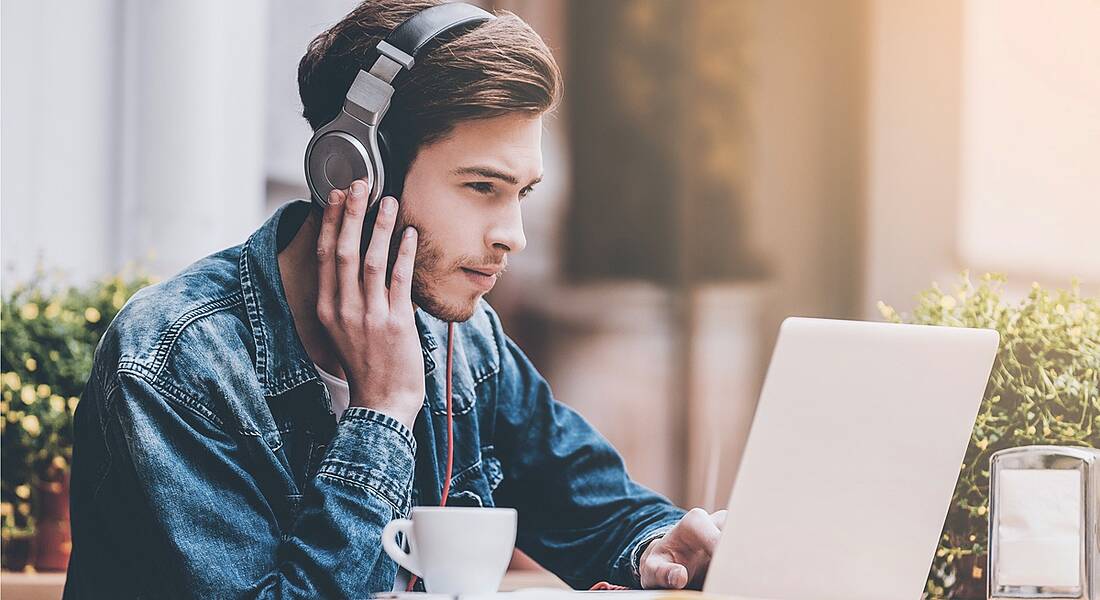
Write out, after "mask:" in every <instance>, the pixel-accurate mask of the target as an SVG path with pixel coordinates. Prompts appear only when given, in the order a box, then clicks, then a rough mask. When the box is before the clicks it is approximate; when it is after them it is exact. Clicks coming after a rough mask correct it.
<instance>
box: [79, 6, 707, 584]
mask: <svg viewBox="0 0 1100 600" xmlns="http://www.w3.org/2000/svg"><path fill="white" fill-rule="evenodd" d="M434 3H435V2H432V1H426V0H420V1H417V2H405V1H397V0H390V1H385V2H380V1H373V0H372V1H370V2H365V3H363V5H361V6H359V7H358V8H356V9H355V10H354V11H353V12H352V13H351V14H349V15H348V16H347V17H346V18H345V19H344V20H342V21H341V22H339V23H337V24H336V25H335V26H333V27H332V28H331V29H330V30H328V31H327V32H325V33H323V34H322V35H321V36H319V37H318V38H317V39H316V40H314V41H313V43H311V44H310V47H309V49H308V51H307V53H306V55H305V56H304V57H303V59H302V61H301V64H300V66H299V86H300V93H301V98H302V103H303V107H304V111H303V112H304V115H305V117H306V118H307V119H308V120H309V122H310V124H311V125H312V126H313V127H314V129H316V128H318V127H319V126H320V125H322V124H323V123H326V122H327V121H328V120H330V119H331V118H332V117H333V116H334V115H335V114H336V112H337V111H338V110H339V109H340V106H341V104H342V101H343V97H344V94H345V92H346V91H347V89H348V86H349V85H350V83H351V80H352V78H353V77H354V76H355V74H356V73H357V72H358V70H359V69H360V68H361V67H363V66H364V65H369V64H370V61H371V60H372V58H373V48H374V46H375V44H376V43H377V41H378V40H379V39H381V38H382V37H384V36H385V35H386V34H387V33H388V32H389V31H390V30H392V29H393V28H394V27H396V26H397V25H398V24H400V23H401V22H403V21H404V20H405V19H407V18H408V17H410V16H412V15H413V14H415V13H416V12H417V11H419V10H420V9H423V8H425V7H427V6H430V5H431V4H434ZM395 87H396V91H395V94H394V98H393V102H392V106H391V108H390V112H389V113H388V114H387V116H386V121H385V124H386V127H387V135H388V136H389V138H388V139H390V142H391V144H392V148H391V150H392V157H393V160H394V161H395V163H394V164H393V165H387V168H388V169H394V168H395V167H398V166H400V167H401V168H402V170H403V171H404V172H405V178H404V181H403V185H402V186H400V189H401V191H400V197H401V201H400V203H398V202H397V201H396V200H395V199H394V198H392V197H387V198H385V199H383V201H382V203H381V205H380V210H379V212H378V215H377V218H376V219H374V222H373V223H371V220H370V218H368V217H367V199H366V198H367V193H368V189H367V186H366V185H365V183H364V182H362V181H357V182H355V183H354V184H353V185H352V186H351V187H350V188H349V189H347V190H340V191H335V192H333V193H332V194H331V195H330V197H329V198H328V200H329V205H328V206H327V207H326V208H325V209H324V210H323V212H322V211H321V210H319V209H314V208H313V207H312V206H311V204H310V203H308V202H301V201H299V202H293V203H290V204H287V205H285V206H283V207H282V208H280V209H279V210H278V211H277V212H276V213H275V214H274V215H273V216H272V217H271V218H270V219H269V220H268V221H267V222H266V223H265V224H263V225H262V226H261V227H260V228H259V229H258V230H257V231H256V232H255V233H254V234H253V235H252V236H251V237H250V238H249V239H248V241H247V242H245V243H244V244H242V245H240V246H236V247H233V248H229V249H226V250H223V251H221V252H218V253H216V254H213V255H211V256H208V257H206V258H204V259H202V260H200V261H198V262H196V263H195V264H193V265H191V266H190V267H188V268H187V269H185V270H184V271H182V272H181V273H179V274H178V275H176V276H175V277H173V278H171V279H169V280H167V281H165V282H163V283H160V284H158V285H155V286H152V287H150V288H146V289H144V290H142V291H141V292H139V293H138V294H137V295H135V296H134V298H133V299H132V300H131V301H130V302H129V303H128V304H127V305H126V306H125V307H124V308H123V310H122V311H121V312H120V313H119V315H118V317H117V318H116V319H115V321H114V322H113V323H112V325H111V327H110V328H109V330H108V331H107V333H106V334H105V336H104V338H103V340H102V342H101V343H100V346H99V348H98V349H97V352H96V358H95V363H94V367H93V372H92V374H91V377H90V378H89V380H88V383H87V387H86V389H85V392H84V395H83V398H82V401H81V403H80V405H79V408H78V409H77V413H76V425H75V427H76V432H75V435H76V444H75V449H74V462H73V475H72V490H73V491H72V524H73V542H74V546H73V554H72V559H71V562H70V565H69V576H68V581H67V585H66V597H69V598H75V597H84V596H88V597H138V596H142V597H145V596H148V597H164V596H184V597H203V598H205V597H219V598H220V597H283V596H295V597H297V596H303V597H318V596H320V597H365V596H366V595H368V594H369V593H372V592H377V591H383V590H389V589H392V588H394V587H401V586H402V583H403V581H404V576H403V574H399V573H398V572H397V568H396V565H395V564H394V563H393V561H391V560H390V559H389V558H388V557H387V556H386V555H385V554H384V553H383V552H382V551H381V543H380V533H381V530H382V528H383V526H385V524H386V523H388V522H389V521H390V520H392V519H394V518H398V517H401V516H404V515H405V514H406V513H407V512H408V510H409V508H410V506H412V505H417V504H422V505H436V504H439V502H440V500H441V498H440V495H441V493H442V488H443V483H444V481H443V479H444V477H445V476H444V473H445V472H446V467H445V463H446V454H447V422H446V416H445V415H446V414H447V398H446V397H445V392H444V390H445V385H446V371H447V369H446V366H447V365H446V360H447V358H446V357H447V342H448V340H447V336H448V323H449V322H456V323H457V325H456V326H455V327H454V332H455V339H454V352H453V355H454V361H453V394H452V403H453V406H452V409H453V413H454V423H453V427H454V438H453V439H454V458H453V477H452V479H451V481H450V492H449V494H448V499H447V503H448V505H460V504H466V505H475V506H476V505H483V506H493V505H496V506H512V507H515V508H516V509H517V510H518V512H519V532H518V542H517V543H518V546H519V548H521V549H523V550H524V551H525V552H527V553H528V554H529V555H531V556H532V557H533V558H534V559H535V560H537V561H538V562H540V563H541V564H543V565H545V566H546V567H547V568H549V569H550V570H552V571H553V572H555V573H556V574H558V575H559V576H561V577H562V578H563V579H564V580H565V581H567V582H568V583H569V584H570V585H572V586H575V587H578V588H587V587H589V586H591V585H592V584H593V583H595V582H597V581H600V580H607V581H609V582H611V583H615V584H622V585H628V586H643V587H674V588H679V587H686V586H694V587H697V586H699V585H700V584H701V581H702V577H703V575H704V574H705V572H706V569H707V565H708V563H709V559H710V555H711V552H712V551H713V549H714V547H715V544H716V541H717V537H718V535H719V531H720V528H721V525H722V519H723V518H724V513H715V514H714V515H708V514H707V513H706V512H705V511H702V510H700V509H696V510H693V511H690V512H687V513H686V514H685V512H684V511H682V510H680V509H678V508H676V507H674V506H673V505H671V504H670V503H669V502H668V501H667V500H666V499H664V498H662V497H660V496H658V495H657V494H655V493H653V492H651V491H650V490H647V489H646V488H644V487H642V486H640V485H638V484H637V483H635V482H633V481H631V480H630V478H629V477H628V476H627V473H626V471H625V469H624V466H623V464H622V461H621V459H620V458H619V456H618V455H617V454H616V452H615V450H614V449H613V448H612V447H611V446H610V444H608V442H607V441H606V440H605V439H604V438H602V437H601V436H600V435H599V434H598V433H597V432H596V431H595V430H594V429H592V427H591V426H590V425H589V424H588V423H587V422H585V421H584V420H583V418H581V417H580V416H579V415H577V414H576V413H575V412H573V411H572V410H570V409H569V408H567V407H565V406H564V405H562V404H560V403H558V402H557V401H555V400H554V399H553V397H552V396H551V393H550V390H549V387H548V386H547V384H546V382H545V380H544V379H543V378H542V377H541V376H540V375H539V373H538V372H537V371H536V370H535V368H534V366H533V365H532V364H531V363H530V362H529V361H528V359H527V358H526V357H525V356H524V354H523V353H522V351H520V349H519V348H518V347H516V345H515V344H514V343H513V342H512V341H511V340H510V339H508V337H507V336H506V335H505V334H504V331H503V330H502V328H501V325H500V321H499V320H498V319H497V316H496V314H495V313H494V312H493V310H492V309H491V308H490V307H489V305H488V304H487V303H485V301H484V300H482V295H483V294H484V293H486V292H487V291H488V290H489V289H490V288H491V287H492V284H493V283H494V282H495V280H496V279H497V277H499V275H500V273H501V272H502V271H503V270H504V268H505V266H506V264H507V257H508V255H509V254H510V253H513V252H519V251H520V250H522V249H523V247H524V245H525V243H526V242H525V239H524V235H523V227H522V223H521V217H520V207H521V201H522V199H523V198H524V197H525V196H526V195H527V194H528V193H529V192H530V190H531V189H532V187H533V186H534V185H535V184H536V183H537V182H538V181H539V180H540V179H541V177H542V156H541V151H540V143H541V131H542V117H543V115H545V114H547V113H548V112H549V111H551V110H553V108H554V107H555V106H556V104H557V102H558V99H559V97H560V93H561V81H560V75H559V72H558V68H557V65H556V64H555V62H554V59H553V57H552V55H551V54H550V51H549V50H548V49H547V47H546V46H545V44H544V43H543V42H542V40H541V39H540V38H539V36H538V35H537V34H536V33H535V32H534V31H532V30H531V29H530V28H529V27H528V26H527V25H526V24H525V23H524V22H523V21H521V20H520V19H518V18H517V17H515V16H514V15H511V14H507V13H504V14H501V15H500V16H499V18H497V19H494V20H492V21H489V22H486V23H483V24H481V25H478V26H477V27H474V28H473V29H471V30H469V31H466V32H463V33H460V34H458V35H456V36H455V37H453V38H451V39H448V40H446V41H444V42H443V43H442V44H441V45H440V46H439V47H437V48H435V49H433V50H431V51H430V52H429V53H428V54H426V55H424V56H423V58H421V59H419V60H418V61H417V64H416V67H415V68H414V69H412V70H411V71H410V72H409V73H407V74H405V75H404V79H399V80H397V81H395ZM395 172H397V171H396V169H395ZM364 226H366V227H368V228H370V229H371V231H372V233H371V235H370V238H369V243H368V244H367V248H366V249H365V252H364V251H363V249H362V247H361V240H362V238H363V235H362V234H363V231H364ZM390 272H392V276H391V275H390ZM389 277H392V279H390V280H389V281H387V278H389Z"/></svg>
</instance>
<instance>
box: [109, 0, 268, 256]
mask: <svg viewBox="0 0 1100 600" xmlns="http://www.w3.org/2000/svg"><path fill="white" fill-rule="evenodd" d="M123 6H124V20H125V23H124V30H125V32H126V37H125V39H124V41H123V49H124V51H123V64H124V77H123V82H124V103H123V113H122V130H121V135H122V147H123V153H122V155H121V156H120V157H119V158H120V159H121V161H122V163H121V164H122V190H121V206H120V210H119V219H118V221H119V228H118V230H117V237H116V239H117V242H116V252H117V254H118V256H119V257H120V259H121V260H122V261H126V260H129V259H133V258H137V259H146V258H148V257H149V256H150V254H152V256H153V258H152V260H151V261H150V262H149V264H150V265H151V267H152V269H153V271H154V272H156V273H158V274H160V275H171V274H172V273H174V272H176V271H178V270H179V269H180V268H182V267H184V266H186V265H188V264H189V263H191V262H193V261H194V260H196V259H198V258H201V257H202V256H204V255H206V254H209V253H211V252H214V251H217V250H219V249H221V248H224V247H227V246H231V245H234V244H237V243H240V242H242V241H244V239H246V238H247V236H248V234H249V232H251V231H252V230H253V229H254V228H255V227H256V226H258V225H259V223H260V221H261V220H262V218H263V217H264V216H265V215H264V214H263V200H264V131H263V124H264V106H265V103H266V98H265V94H264V90H265V80H264V76H265V74H266V71H265V68H264V67H265V60H264V56H265V50H266V46H265V44H266V32H267V28H268V23H267V5H266V4H265V3H264V2H263V1H262V0H236V1H234V2H215V1H213V0H170V1H169V0H165V1H161V2H145V1H142V0H124V2H123Z"/></svg>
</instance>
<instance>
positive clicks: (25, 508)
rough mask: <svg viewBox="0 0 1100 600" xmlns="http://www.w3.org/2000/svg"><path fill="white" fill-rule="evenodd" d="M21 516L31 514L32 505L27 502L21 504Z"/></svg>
mask: <svg viewBox="0 0 1100 600" xmlns="http://www.w3.org/2000/svg"><path fill="white" fill-rule="evenodd" d="M19 514H21V515H23V516H24V517H25V516H27V515H29V514H31V505H30V504H28V503H26V502H20V503H19Z"/></svg>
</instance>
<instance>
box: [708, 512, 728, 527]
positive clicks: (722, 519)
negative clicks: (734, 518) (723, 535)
mask: <svg viewBox="0 0 1100 600" xmlns="http://www.w3.org/2000/svg"><path fill="white" fill-rule="evenodd" d="M728 513H729V511H728V510H718V511H715V512H714V513H713V514H711V515H710V520H711V521H714V526H715V527H717V528H718V529H719V530H721V529H723V528H725V526H726V515H727V514H728Z"/></svg>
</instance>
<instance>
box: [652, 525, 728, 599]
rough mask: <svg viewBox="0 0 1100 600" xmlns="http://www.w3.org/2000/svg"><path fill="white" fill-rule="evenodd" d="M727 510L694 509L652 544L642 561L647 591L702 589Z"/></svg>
mask: <svg viewBox="0 0 1100 600" xmlns="http://www.w3.org/2000/svg"><path fill="white" fill-rule="evenodd" d="M725 523H726V511H724V510H720V511H717V512H715V513H713V514H707V511H705V510H703V509H701V508H693V509H691V510H690V511H688V513H687V514H686V515H684V518H682V519H680V522H679V523H677V524H676V525H675V526H674V527H673V528H672V529H670V530H669V532H668V533H667V534H665V535H664V537H660V538H657V539H655V540H653V541H652V542H650V543H649V546H648V547H647V548H646V549H645V552H643V553H642V558H641V560H640V561H639V575H640V576H641V583H642V587H643V588H671V589H683V588H692V589H700V588H702V587H703V578H704V577H706V574H707V567H709V566H710V557H711V556H712V555H713V554H714V550H715V548H717V547H718V538H719V537H720V536H721V533H722V526H723V525H724V524H725Z"/></svg>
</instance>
